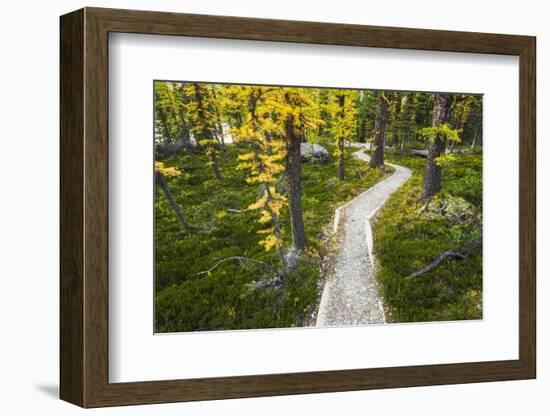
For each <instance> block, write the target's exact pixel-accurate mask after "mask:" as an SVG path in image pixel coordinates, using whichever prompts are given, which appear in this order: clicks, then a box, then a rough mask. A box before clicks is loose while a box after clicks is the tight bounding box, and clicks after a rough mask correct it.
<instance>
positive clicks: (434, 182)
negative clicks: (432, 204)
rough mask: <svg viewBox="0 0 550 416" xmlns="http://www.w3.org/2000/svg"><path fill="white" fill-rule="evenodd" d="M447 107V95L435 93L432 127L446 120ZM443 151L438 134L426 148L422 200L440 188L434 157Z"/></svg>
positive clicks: (439, 172) (439, 169)
mask: <svg viewBox="0 0 550 416" xmlns="http://www.w3.org/2000/svg"><path fill="white" fill-rule="evenodd" d="M448 107H449V96H448V95H447V94H439V93H438V94H436V95H435V102H434V111H433V118H432V126H433V127H437V126H440V125H441V124H444V123H446V122H447V119H448V116H449V111H448ZM443 152H445V140H444V139H443V138H441V137H439V135H438V136H437V137H436V138H435V139H434V140H433V142H432V143H431V144H430V147H429V148H428V157H427V162H426V171H425V173H424V184H423V189H422V197H421V198H422V199H423V200H427V199H428V198H431V197H432V196H433V195H435V194H436V193H438V192H439V190H440V189H441V166H439V165H438V164H437V163H436V159H437V158H438V157H439V156H441V155H442V154H443Z"/></svg>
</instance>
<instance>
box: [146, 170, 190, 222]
mask: <svg viewBox="0 0 550 416" xmlns="http://www.w3.org/2000/svg"><path fill="white" fill-rule="evenodd" d="M155 175H156V179H157V181H156V182H157V184H158V185H159V186H160V188H161V189H162V192H164V195H165V196H166V199H167V200H168V202H169V203H170V206H171V207H172V209H173V210H174V212H175V213H176V216H177V217H178V220H179V222H180V224H181V225H182V227H183V229H184V230H186V231H188V230H190V229H192V228H193V227H192V226H191V224H189V222H188V221H187V219H186V218H185V215H184V214H183V212H182V210H181V209H180V207H179V205H178V203H177V202H176V200H175V199H174V195H172V192H171V191H170V187H169V186H168V182H167V181H166V178H165V177H164V175H163V174H162V173H160V172H156V174H155Z"/></svg>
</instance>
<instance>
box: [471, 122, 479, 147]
mask: <svg viewBox="0 0 550 416" xmlns="http://www.w3.org/2000/svg"><path fill="white" fill-rule="evenodd" d="M478 133H479V126H477V127H476V130H475V132H474V138H473V139H472V146H471V149H472V150H473V149H474V148H475V147H476V140H477V135H478Z"/></svg>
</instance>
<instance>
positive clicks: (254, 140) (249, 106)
mask: <svg viewBox="0 0 550 416" xmlns="http://www.w3.org/2000/svg"><path fill="white" fill-rule="evenodd" d="M237 88H238V90H237ZM233 92H234V97H235V98H239V99H240V101H241V103H243V104H244V105H245V107H244V108H243V110H242V115H241V119H242V124H241V126H240V127H239V128H235V129H233V130H232V133H233V137H234V138H235V140H236V141H237V142H238V143H243V144H246V145H247V146H248V149H249V151H248V152H246V153H244V154H241V155H239V165H238V168H239V169H243V170H246V171H247V172H248V176H247V178H246V181H247V183H250V184H259V185H260V192H259V196H258V198H257V200H256V202H254V203H253V204H251V205H249V206H248V209H249V210H255V211H259V213H260V215H259V220H258V221H259V222H260V223H261V224H262V225H263V226H264V228H262V229H260V230H259V231H258V232H259V233H260V234H263V235H265V237H264V239H263V240H261V241H260V244H261V245H262V246H263V247H264V248H265V250H266V251H269V250H271V249H272V248H275V251H276V253H277V256H278V258H279V260H280V262H281V266H282V271H283V273H286V272H287V271H288V265H287V262H286V258H285V252H284V248H283V239H282V229H281V221H280V214H281V211H282V209H283V207H284V206H285V205H286V198H285V197H284V196H283V195H282V194H280V193H279V192H278V191H277V189H276V186H275V185H276V182H277V177H278V174H279V173H280V172H281V171H282V170H283V169H284V164H283V161H284V159H285V156H286V150H285V143H284V141H283V140H282V133H283V132H282V131H281V129H280V128H279V127H278V126H277V124H276V123H274V122H273V116H274V113H275V112H276V108H277V106H278V105H277V103H276V102H275V101H274V99H276V97H273V94H272V89H268V88H265V87H248V86H246V87H236V89H235V90H234V91H233ZM243 98H244V100H243ZM236 102H237V101H236Z"/></svg>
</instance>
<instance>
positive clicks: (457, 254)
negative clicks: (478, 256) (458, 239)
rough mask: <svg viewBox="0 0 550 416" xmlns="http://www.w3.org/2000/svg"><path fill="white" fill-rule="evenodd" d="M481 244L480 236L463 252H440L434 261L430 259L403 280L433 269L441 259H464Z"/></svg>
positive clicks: (441, 261)
mask: <svg viewBox="0 0 550 416" xmlns="http://www.w3.org/2000/svg"><path fill="white" fill-rule="evenodd" d="M480 244H481V237H480V238H478V239H476V240H474V241H473V242H472V244H470V246H469V247H468V249H467V250H466V251H465V252H464V253H460V252H459V251H457V250H447V251H444V252H443V253H441V254H440V255H439V256H438V257H437V258H436V259H435V260H434V261H432V262H431V263H430V264H427V265H426V266H424V267H422V268H421V269H419V270H417V271H416V272H414V273H411V274H410V275H408V276H407V277H405V280H412V279H414V278H415V277H418V276H421V275H423V274H425V273H428V272H429V271H431V270H433V269H435V268H436V267H438V266H439V265H440V264H441V263H443V261H444V260H445V259H447V258H449V257H450V258H456V259H460V260H464V259H465V258H467V257H468V256H469V255H470V254H472V253H473V252H474V250H475V249H476V248H477V247H479V245H480Z"/></svg>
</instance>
